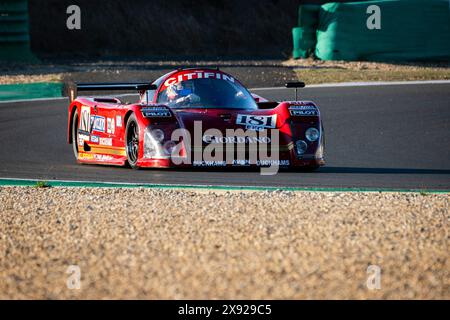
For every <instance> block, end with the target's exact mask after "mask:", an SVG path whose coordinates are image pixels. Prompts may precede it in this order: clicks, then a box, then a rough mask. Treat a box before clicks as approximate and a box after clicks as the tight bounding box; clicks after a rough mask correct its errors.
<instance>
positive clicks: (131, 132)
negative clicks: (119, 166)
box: [125, 113, 139, 169]
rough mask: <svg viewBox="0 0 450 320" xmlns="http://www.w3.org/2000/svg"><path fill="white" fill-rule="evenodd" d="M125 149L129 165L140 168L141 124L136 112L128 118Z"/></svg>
mask: <svg viewBox="0 0 450 320" xmlns="http://www.w3.org/2000/svg"><path fill="white" fill-rule="evenodd" d="M125 149H126V153H127V162H128V165H129V166H130V167H131V168H133V169H139V166H138V165H137V164H136V163H137V161H138V155H139V125H138V122H137V120H136V116H135V114H134V113H132V114H131V115H130V117H129V118H128V120H127V126H126V129H125Z"/></svg>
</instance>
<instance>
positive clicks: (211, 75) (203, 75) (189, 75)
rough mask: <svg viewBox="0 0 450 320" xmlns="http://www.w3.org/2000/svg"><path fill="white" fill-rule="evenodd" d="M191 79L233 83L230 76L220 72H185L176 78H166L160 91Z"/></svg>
mask: <svg viewBox="0 0 450 320" xmlns="http://www.w3.org/2000/svg"><path fill="white" fill-rule="evenodd" d="M193 79H217V80H225V81H230V82H233V83H234V78H233V77H232V76H229V75H226V74H223V73H221V72H212V71H207V72H203V71H197V72H186V73H181V74H178V75H177V76H174V77H170V78H168V79H167V80H166V81H165V82H164V84H163V87H162V90H165V89H167V87H169V86H171V85H173V84H176V83H179V82H183V81H187V80H193Z"/></svg>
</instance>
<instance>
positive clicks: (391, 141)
mask: <svg viewBox="0 0 450 320" xmlns="http://www.w3.org/2000/svg"><path fill="white" fill-rule="evenodd" d="M257 93H258V94H259V95H261V96H264V97H267V98H270V99H275V100H286V99H289V100H291V99H293V92H292V90H288V89H273V90H259V91H257ZM300 93H301V97H302V99H304V100H313V101H315V102H316V103H318V105H319V107H320V109H321V112H322V116H323V120H324V125H325V133H326V150H325V151H326V161H327V165H326V166H325V167H323V168H321V169H320V170H319V171H318V172H314V173H306V172H293V171H282V172H279V173H278V174H276V175H273V176H262V175H260V174H259V171H258V170H254V171H248V170H247V169H240V170H233V171H225V170H222V169H207V170H203V169H202V170H200V169H195V170H173V169H170V170H167V169H166V170H155V169H148V170H132V169H128V168H118V167H105V166H98V165H79V164H77V163H76V162H75V159H74V157H73V153H72V149H71V148H72V146H71V145H69V144H67V143H66V139H67V138H66V135H67V134H66V126H67V105H68V101H67V100H53V101H33V102H16V103H2V104H0V124H1V126H0V136H1V137H2V139H1V151H0V163H1V168H0V178H20V179H44V180H53V179H56V180H77V181H104V182H128V183H130V182H131V183H149V184H181V185H232V186H274V187H327V188H328V187H330V188H405V189H439V190H450V84H416V85H390V86H360V87H335V88H329V87H328V88H305V89H303V90H302V91H300Z"/></svg>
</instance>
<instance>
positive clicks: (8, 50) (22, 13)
mask: <svg viewBox="0 0 450 320" xmlns="http://www.w3.org/2000/svg"><path fill="white" fill-rule="evenodd" d="M0 61H26V62H37V61H38V60H37V58H36V57H35V56H34V55H33V54H32V53H31V50H30V35H29V22H28V0H0Z"/></svg>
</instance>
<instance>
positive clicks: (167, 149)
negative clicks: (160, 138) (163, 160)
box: [164, 140, 177, 156]
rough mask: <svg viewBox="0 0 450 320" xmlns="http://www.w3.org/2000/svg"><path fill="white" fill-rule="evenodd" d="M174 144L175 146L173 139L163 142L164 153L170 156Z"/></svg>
mask: <svg viewBox="0 0 450 320" xmlns="http://www.w3.org/2000/svg"><path fill="white" fill-rule="evenodd" d="M176 146H177V143H176V142H175V141H172V140H169V141H166V143H164V153H165V154H166V155H169V156H171V155H172V153H173V152H174V150H175V147H176Z"/></svg>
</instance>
